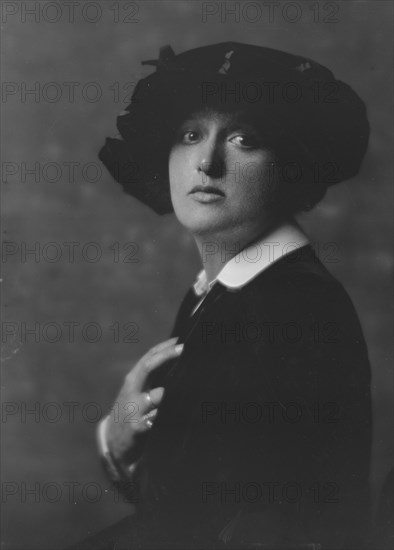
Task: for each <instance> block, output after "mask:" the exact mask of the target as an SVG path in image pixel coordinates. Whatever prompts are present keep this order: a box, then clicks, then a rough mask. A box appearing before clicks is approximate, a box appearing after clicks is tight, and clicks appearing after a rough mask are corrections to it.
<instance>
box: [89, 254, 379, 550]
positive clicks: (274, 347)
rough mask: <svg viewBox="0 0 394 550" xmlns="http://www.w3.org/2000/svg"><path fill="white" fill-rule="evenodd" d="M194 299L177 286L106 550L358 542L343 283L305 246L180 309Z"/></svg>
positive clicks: (353, 394)
mask: <svg viewBox="0 0 394 550" xmlns="http://www.w3.org/2000/svg"><path fill="white" fill-rule="evenodd" d="M197 302H198V298H196V297H195V296H194V294H193V291H192V290H190V291H189V292H188V294H187V296H186V298H185V300H184V301H183V304H182V306H181V308H180V311H179V313H178V317H177V320H176V323H175V327H174V330H173V335H174V336H179V337H180V341H183V342H184V343H185V347H184V351H183V353H182V355H181V356H180V357H179V359H177V360H176V361H173V362H172V363H171V365H169V366H168V368H167V370H166V372H165V374H164V375H163V378H162V379H161V380H160V379H156V382H157V383H159V382H160V383H164V385H165V387H166V392H165V396H164V399H163V401H162V403H161V406H160V409H159V413H158V415H157V417H156V420H155V423H154V426H153V428H152V430H151V433H150V438H149V440H148V443H147V446H146V449H145V452H144V456H143V459H142V461H141V463H140V467H139V470H138V472H137V480H138V483H139V488H140V497H141V498H140V503H139V505H138V506H137V514H136V516H135V517H134V518H133V520H132V523H131V524H130V529H131V531H132V532H133V534H132V535H131V531H130V535H129V536H128V535H127V533H126V534H122V535H121V536H119V537H118V538H119V540H118V543H119V545H120V546H119V545H117V546H116V548H117V549H118V548H121V547H123V546H124V547H125V548H126V547H129V548H133V547H141V548H151V547H160V545H164V546H166V547H168V548H171V547H174V548H175V547H182V548H185V549H186V548H211V547H218V548H220V547H222V546H225V547H233V548H252V547H253V545H254V544H256V543H259V544H260V545H262V546H261V547H262V548H275V549H279V548H289V549H290V548H312V547H313V546H311V545H313V544H315V545H321V548H323V549H333V548H336V549H339V548H341V549H344V548H346V549H350V548H357V549H360V548H363V544H364V543H365V541H366V536H367V529H368V524H369V488H368V476H369V467H370V447H371V400H370V367H369V362H368V354H367V349H366V345H365V341H364V338H363V335H362V330H361V327H360V323H359V321H358V318H357V315H356V313H355V310H354V307H353V305H352V302H351V300H350V298H349V296H348V295H347V293H346V292H345V290H344V289H343V287H342V286H341V285H340V284H339V283H338V281H336V280H335V279H334V278H333V277H332V276H331V275H330V274H329V273H328V271H327V270H326V269H325V268H324V267H323V265H322V264H321V263H320V261H319V260H318V259H317V258H316V257H315V255H314V253H313V251H312V249H311V248H310V247H309V246H306V247H303V248H302V249H299V250H297V251H295V252H293V253H291V254H289V255H288V256H285V257H283V258H282V259H281V260H279V261H278V262H276V263H275V264H273V265H271V266H270V267H269V268H268V269H267V270H265V271H264V272H262V273H261V274H259V275H258V276H257V277H256V278H255V279H253V280H252V281H250V282H249V283H248V284H247V285H245V286H244V287H243V288H242V289H239V290H233V291H230V290H228V289H227V288H226V287H224V286H223V285H222V284H220V283H216V284H215V285H214V286H213V288H212V290H211V291H210V292H209V294H208V295H207V297H206V299H205V301H204V303H203V304H202V305H201V306H200V308H199V309H198V311H197V312H196V313H195V314H194V315H193V316H190V313H191V311H192V309H193V307H194V306H195V305H196V303H197ZM226 410H227V412H226ZM115 531H116V529H115ZM136 533H138V536H137V535H136ZM136 536H137V538H138V541H139V542H138V544H139V545H140V546H138V545H137V543H136V538H135V537H136ZM132 537H134V538H132ZM115 538H116V537H115ZM122 545H123V546H122ZM78 548H79V547H78ZM81 548H85V547H81ZM87 548H88V547H87ZM315 548H318V546H315Z"/></svg>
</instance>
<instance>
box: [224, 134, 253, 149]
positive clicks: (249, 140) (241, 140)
mask: <svg viewBox="0 0 394 550" xmlns="http://www.w3.org/2000/svg"><path fill="white" fill-rule="evenodd" d="M230 141H231V142H232V143H235V144H236V145H239V146H240V147H244V148H245V149H254V148H256V147H258V145H259V141H258V139H257V137H256V136H248V135H247V134H240V135H238V136H234V137H233V138H231V139H230Z"/></svg>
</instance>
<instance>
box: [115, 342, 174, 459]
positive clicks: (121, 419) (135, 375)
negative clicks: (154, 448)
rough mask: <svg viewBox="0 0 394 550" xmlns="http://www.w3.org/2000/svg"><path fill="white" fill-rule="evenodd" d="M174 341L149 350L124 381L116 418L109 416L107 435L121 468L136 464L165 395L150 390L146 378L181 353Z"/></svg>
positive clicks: (117, 400)
mask: <svg viewBox="0 0 394 550" xmlns="http://www.w3.org/2000/svg"><path fill="white" fill-rule="evenodd" d="M177 340H178V338H170V339H169V340H166V341H164V342H161V343H160V344H157V345H156V346H154V347H153V348H151V349H150V350H149V351H148V352H147V353H146V354H145V355H143V356H142V357H141V359H140V360H139V361H138V363H137V364H136V365H135V366H134V367H133V368H132V370H131V371H130V372H129V373H128V375H127V376H126V378H125V382H124V384H123V387H122V389H121V390H120V393H119V395H118V397H117V399H116V401H115V404H116V411H119V415H117V417H116V418H115V415H114V414H110V418H109V420H108V424H107V434H106V437H107V443H108V447H109V450H110V452H111V455H112V456H113V458H114V459H115V461H116V462H117V463H118V464H120V465H121V466H127V465H128V464H130V463H132V462H135V461H136V460H138V458H139V457H140V455H141V453H142V450H143V446H144V442H145V441H146V437H147V434H148V433H149V430H150V428H151V427H152V425H153V421H154V418H155V416H156V414H157V411H158V406H159V405H160V403H161V401H162V399H163V395H164V388H161V387H159V388H151V387H149V376H150V375H151V374H152V372H154V371H155V370H156V369H158V368H160V367H161V366H162V365H163V364H164V363H166V362H167V361H168V360H170V359H174V358H176V357H178V356H179V355H180V354H181V353H182V349H183V345H182V344H181V345H178V346H177V345H176V342H177ZM113 410H115V408H114V409H113Z"/></svg>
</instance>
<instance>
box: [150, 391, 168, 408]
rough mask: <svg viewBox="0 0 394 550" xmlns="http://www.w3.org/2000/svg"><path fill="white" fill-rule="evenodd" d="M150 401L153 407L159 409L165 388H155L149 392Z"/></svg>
mask: <svg viewBox="0 0 394 550" xmlns="http://www.w3.org/2000/svg"><path fill="white" fill-rule="evenodd" d="M148 393H149V396H150V400H151V403H152V407H155V408H156V407H158V406H159V405H160V403H161V400H162V399H163V396H164V388H161V387H159V388H153V389H151V390H150V391H149V392H148Z"/></svg>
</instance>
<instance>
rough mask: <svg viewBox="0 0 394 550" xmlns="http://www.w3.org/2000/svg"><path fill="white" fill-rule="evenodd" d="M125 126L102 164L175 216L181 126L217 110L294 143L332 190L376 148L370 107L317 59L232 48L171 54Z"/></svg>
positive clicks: (135, 101)
mask: <svg viewBox="0 0 394 550" xmlns="http://www.w3.org/2000/svg"><path fill="white" fill-rule="evenodd" d="M145 63H148V64H154V65H155V66H156V71H155V72H153V73H152V74H151V75H149V76H147V77H146V78H144V79H141V80H140V81H139V82H138V84H137V86H136V88H135V91H134V94H133V96H132V100H131V103H130V105H129V106H128V107H127V108H126V110H125V112H124V113H123V114H122V115H120V116H118V119H117V127H118V130H119V134H120V137H119V138H107V140H106V143H105V145H104V147H103V148H102V149H101V151H100V153H99V158H100V160H101V161H102V162H103V163H104V164H105V166H106V167H107V168H108V170H109V172H110V173H111V174H112V176H113V177H114V178H115V180H116V181H118V182H119V183H120V184H121V185H122V186H123V188H124V190H125V192H126V193H128V194H131V195H133V196H134V197H136V198H137V199H139V200H140V201H141V202H143V203H145V204H147V205H148V206H150V207H151V208H152V209H153V210H155V211H156V212H157V213H159V214H165V213H168V212H171V211H172V210H173V209H172V204H171V199H170V193H169V181H168V154H169V151H170V146H171V140H172V135H173V133H174V132H175V131H176V128H177V125H178V124H179V123H180V122H181V120H182V118H183V117H184V116H187V115H188V114H190V112H191V111H194V110H200V109H203V108H207V107H211V108H214V109H217V110H221V109H222V110H226V111H233V110H234V109H242V110H244V111H246V112H248V113H250V114H252V116H253V117H255V118H256V120H257V119H258V120H259V124H260V125H261V126H262V127H263V128H264V129H265V130H266V131H267V136H268V137H270V136H271V137H273V136H274V138H275V140H276V142H280V140H281V139H283V140H287V141H289V140H293V141H294V142H296V143H297V144H298V146H301V148H302V149H303V150H304V151H305V153H306V154H307V155H308V157H309V158H311V159H313V162H314V163H316V167H317V169H318V170H319V171H320V172H321V173H324V174H325V181H324V182H320V183H323V184H324V185H326V186H330V185H333V184H336V183H339V182H341V181H343V180H347V179H349V178H351V177H353V176H355V175H356V174H357V173H358V171H359V168H360V165H361V162H362V160H363V157H364V155H365V152H366V150H367V146H368V139H369V122H368V118H367V113H366V107H365V104H364V102H363V101H362V100H361V98H360V97H359V96H358V95H357V94H356V92H355V91H354V90H353V89H352V88H351V87H350V86H349V85H347V84H345V83H344V82H342V81H340V80H338V79H336V78H335V77H334V75H333V73H332V72H331V71H330V70H329V69H327V68H326V67H324V66H322V65H320V64H319V63H316V62H315V61H313V60H311V59H307V58H305V57H300V56H296V55H293V54H289V53H286V52H282V51H279V50H274V49H271V48H265V47H260V46H252V45H247V44H239V43H235V42H226V43H221V44H215V45H211V46H204V47H201V48H196V49H194V50H189V51H187V52H184V53H182V54H179V55H175V54H174V53H173V51H172V49H171V48H170V47H169V46H167V47H164V48H162V49H161V51H160V56H159V59H158V60H157V61H148V62H145Z"/></svg>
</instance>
